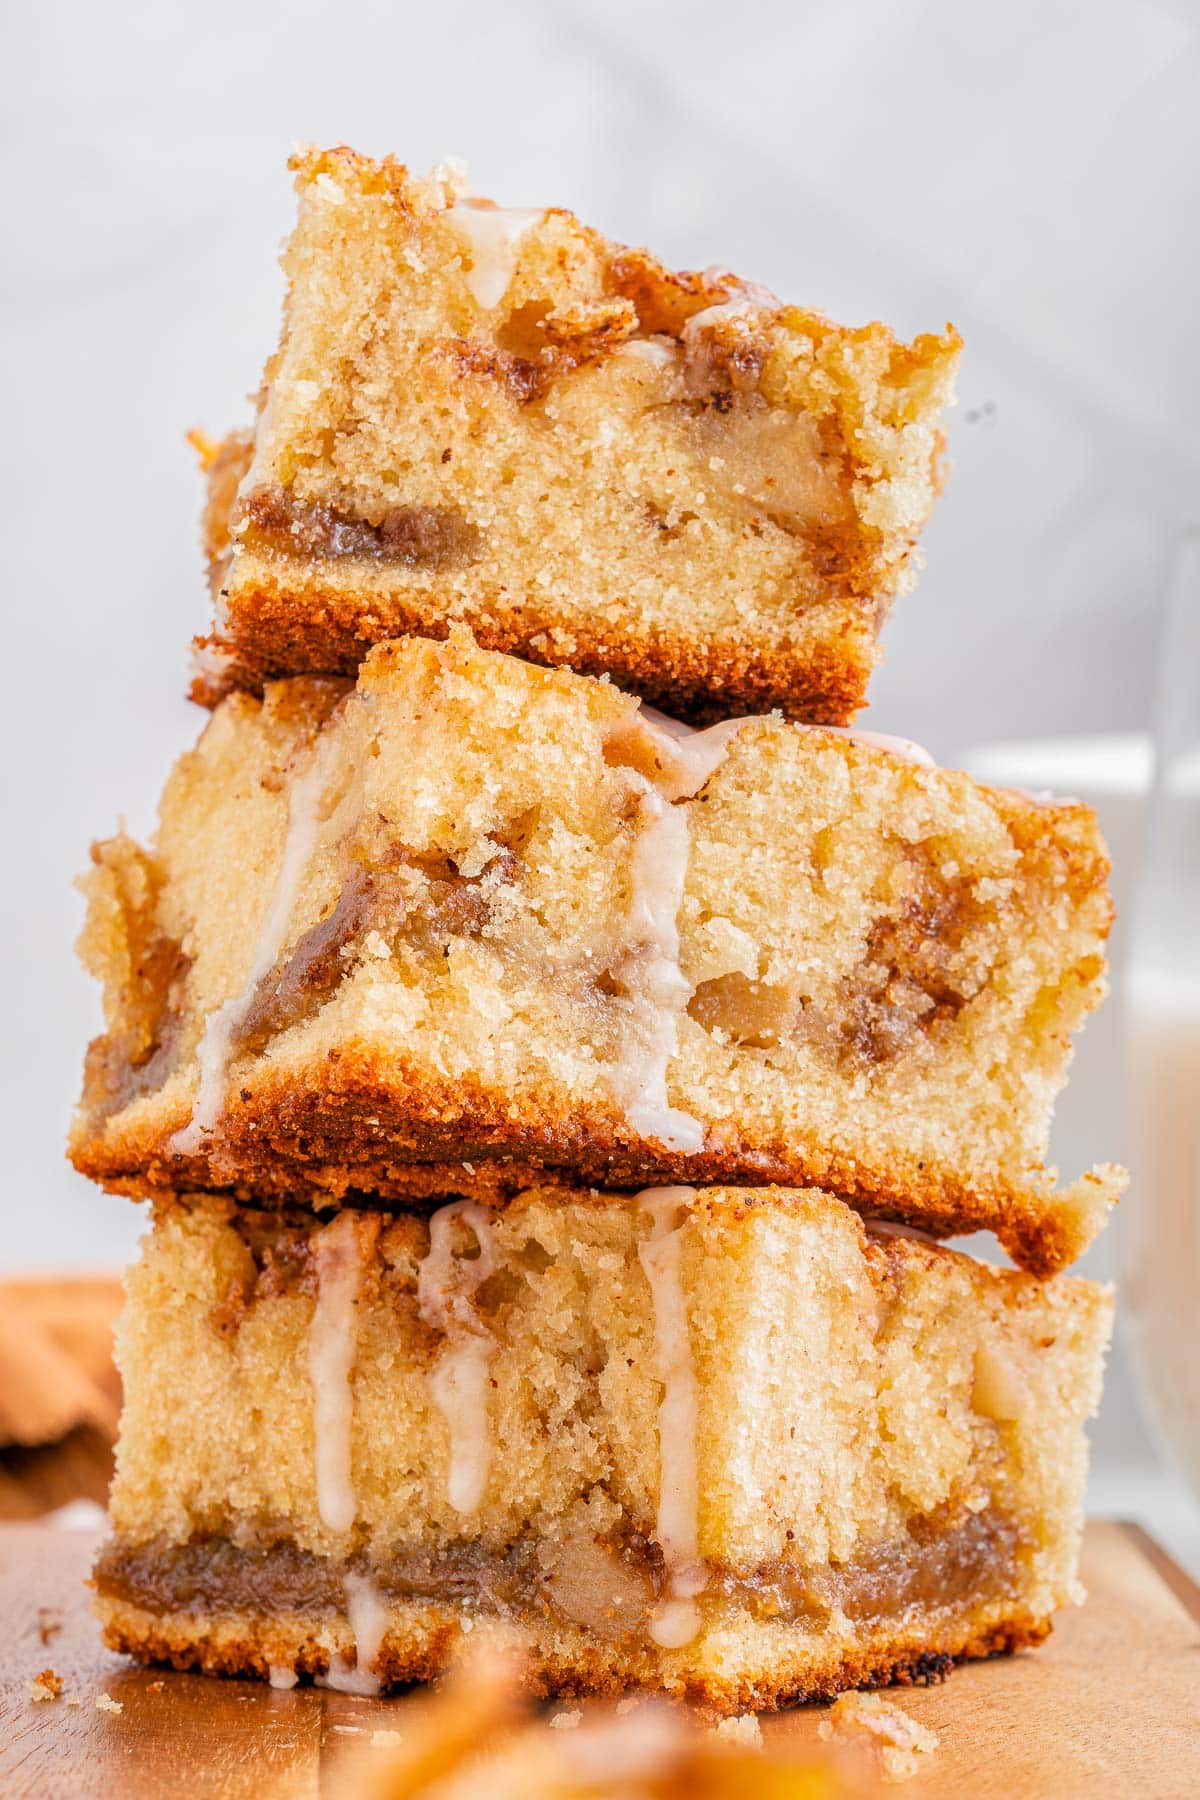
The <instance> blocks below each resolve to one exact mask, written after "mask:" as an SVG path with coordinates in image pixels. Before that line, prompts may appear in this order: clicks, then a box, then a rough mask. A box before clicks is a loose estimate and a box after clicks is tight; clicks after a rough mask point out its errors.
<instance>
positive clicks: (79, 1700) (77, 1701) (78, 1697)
mask: <svg viewBox="0 0 1200 1800" xmlns="http://www.w3.org/2000/svg"><path fill="white" fill-rule="evenodd" d="M67 1705H68V1706H82V1705H83V1695H82V1694H68V1695H67Z"/></svg>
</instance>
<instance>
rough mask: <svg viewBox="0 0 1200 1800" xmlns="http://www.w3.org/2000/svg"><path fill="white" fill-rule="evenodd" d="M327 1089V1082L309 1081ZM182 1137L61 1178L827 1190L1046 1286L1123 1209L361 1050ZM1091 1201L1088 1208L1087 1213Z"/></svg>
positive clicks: (222, 1187)
mask: <svg viewBox="0 0 1200 1800" xmlns="http://www.w3.org/2000/svg"><path fill="white" fill-rule="evenodd" d="M318 1076H319V1080H318V1079H317V1077H318ZM186 1123H187V1114H186V1112H184V1111H182V1110H181V1111H180V1113H179V1114H178V1116H177V1117H175V1118H173V1119H172V1120H171V1121H170V1123H169V1125H167V1126H163V1127H159V1128H157V1129H156V1130H155V1131H154V1132H152V1133H150V1132H147V1131H146V1130H145V1129H144V1128H142V1127H140V1126H139V1125H138V1124H137V1123H136V1122H135V1123H133V1124H130V1122H129V1121H128V1120H127V1119H121V1118H117V1119H115V1120H113V1121H111V1122H108V1123H102V1124H100V1125H99V1127H98V1128H94V1129H88V1128H87V1127H86V1126H85V1125H84V1124H83V1123H82V1122H81V1123H79V1124H77V1126H76V1129H75V1132H74V1134H73V1137H72V1141H71V1146H70V1156H71V1160H72V1161H73V1163H74V1164H75V1167H76V1168H77V1169H79V1170H80V1172H81V1173H83V1174H85V1175H88V1176H91V1177H92V1179H94V1180H96V1181H98V1182H99V1183H100V1184H101V1185H102V1186H104V1187H106V1188H108V1189H110V1190H111V1191H113V1192H116V1193H125V1194H129V1195H132V1196H134V1197H137V1198H146V1197H153V1196H155V1195H159V1194H169V1193H177V1192H186V1191H201V1190H210V1191H223V1192H227V1193H230V1194H232V1195H234V1196H235V1197H236V1198H238V1199H240V1200H244V1201H256V1202H258V1203H259V1204H266V1205H285V1204H288V1203H294V1202H298V1201H306V1202H307V1203H309V1204H311V1205H312V1206H313V1207H316V1208H325V1207H330V1206H333V1205H336V1204H339V1203H342V1202H346V1203H348V1204H355V1203H356V1201H357V1199H358V1196H360V1195H366V1196H370V1200H369V1204H371V1205H384V1206H386V1207H389V1208H393V1209H395V1208H403V1207H406V1206H411V1205H413V1204H414V1203H423V1202H429V1203H432V1202H435V1201H439V1200H443V1199H445V1198H446V1197H447V1196H448V1195H466V1196H470V1197H473V1198H478V1199H481V1200H484V1201H488V1202H490V1203H492V1204H496V1203H500V1202H503V1201H504V1200H507V1199H508V1198H510V1197H511V1196H512V1195H514V1194H516V1193H518V1192H520V1191H521V1190H522V1189H525V1188H530V1187H536V1186H538V1185H544V1184H546V1182H547V1181H548V1180H549V1181H550V1182H551V1183H553V1182H554V1181H555V1179H556V1178H561V1179H563V1180H569V1181H571V1182H572V1183H574V1184H581V1183H587V1184H594V1185H595V1186H597V1187H600V1188H607V1189H622V1188H640V1187H651V1186H655V1185H659V1184H663V1183H669V1182H685V1183H689V1184H692V1185H721V1184H729V1185H732V1186H751V1187H758V1186H764V1185H767V1184H770V1183H777V1184H779V1185H780V1186H784V1187H822V1188H826V1189H828V1190H830V1191H831V1192H833V1193H835V1194H837V1195H838V1196H839V1197H841V1198H843V1199H845V1200H847V1201H848V1202H849V1203H850V1204H851V1205H853V1206H855V1207H856V1208H858V1209H859V1210H860V1211H862V1212H863V1213H865V1214H867V1215H868V1216H875V1217H880V1218H885V1219H894V1220H899V1221H902V1222H905V1223H908V1224H914V1225H917V1226H919V1227H921V1228H922V1229H924V1230H927V1231H929V1232H931V1233H932V1234H933V1235H935V1236H940V1237H951V1236H955V1235H960V1234H963V1233H966V1232H970V1231H977V1230H990V1231H993V1232H995V1234H996V1236H997V1237H998V1238H999V1240H1000V1242H1001V1243H1002V1244H1003V1245H1004V1247H1005V1249H1006V1250H1007V1251H1008V1252H1009V1254H1010V1255H1011V1256H1012V1257H1013V1260H1014V1261H1015V1262H1016V1263H1017V1264H1018V1266H1019V1267H1021V1268H1023V1269H1026V1270H1028V1271H1029V1272H1030V1273H1033V1274H1036V1275H1050V1274H1054V1273H1057V1272H1058V1271H1059V1270H1061V1269H1064V1268H1066V1267H1068V1266H1069V1265H1070V1264H1071V1263H1072V1262H1074V1261H1075V1260H1076V1258H1077V1257H1078V1256H1080V1255H1081V1254H1082V1252H1083V1251H1084V1250H1085V1249H1086V1247H1087V1245H1088V1243H1089V1242H1090V1241H1091V1239H1092V1237H1093V1236H1094V1235H1095V1233H1096V1231H1097V1230H1098V1229H1099V1227H1100V1224H1101V1223H1102V1222H1103V1217H1104V1214H1105V1212H1106V1210H1107V1206H1108V1204H1109V1203H1110V1202H1111V1200H1113V1199H1115V1198H1116V1195H1117V1193H1118V1192H1119V1191H1120V1183H1119V1180H1118V1179H1117V1177H1116V1176H1115V1175H1113V1176H1111V1177H1109V1176H1107V1175H1094V1176H1092V1177H1085V1178H1084V1181H1085V1183H1086V1182H1088V1181H1091V1182H1092V1183H1093V1184H1094V1186H1095V1189H1096V1192H1095V1195H1094V1200H1095V1205H1094V1206H1089V1205H1064V1204H1063V1200H1064V1197H1063V1196H1061V1195H1056V1194H1055V1193H1054V1192H1053V1190H1052V1189H1051V1188H1050V1187H1049V1186H1048V1185H1047V1186H1046V1187H1042V1188H1038V1187H1036V1186H1033V1185H1030V1186H1028V1187H1025V1188H1018V1187H1014V1186H1013V1185H1011V1184H1009V1183H1006V1182H1004V1181H1003V1180H1001V1179H996V1180H994V1181H992V1182H990V1183H987V1182H982V1181H980V1180H979V1179H972V1180H971V1181H970V1182H967V1181H965V1180H964V1178H963V1176H962V1174H961V1173H960V1172H959V1171H957V1170H955V1169H954V1168H953V1167H951V1166H948V1165H945V1164H935V1163H933V1162H930V1161H904V1160H899V1159H896V1158H894V1157H893V1158H889V1160H888V1162H887V1164H886V1166H884V1165H883V1164H878V1165H875V1164H872V1163H870V1162H868V1161H866V1160H864V1159H863V1158H861V1157H852V1156H849V1155H847V1154H845V1153H843V1152H842V1151H840V1150H838V1149H836V1148H835V1147H833V1146H830V1145H829V1144H827V1143H824V1142H822V1141H821V1140H820V1139H819V1138H818V1137H816V1136H815V1135H814V1134H810V1135H809V1136H807V1137H806V1138H804V1137H798V1138H797V1139H796V1141H795V1142H793V1143H792V1144H790V1145H787V1146H784V1145H779V1144H757V1145H756V1144H750V1143H747V1142H746V1141H745V1140H739V1139H738V1137H737V1134H736V1132H735V1130H734V1128H733V1127H732V1125H726V1126H716V1127H714V1128H712V1129H711V1130H710V1131H709V1133H708V1140H707V1143H706V1147H705V1149H704V1150H703V1151H702V1152H701V1153H700V1154H698V1155H690V1156H689V1155H683V1154H680V1153H673V1152H671V1151H668V1150H665V1149H662V1150H660V1151H659V1152H657V1153H656V1154H655V1153H652V1152H653V1146H652V1145H651V1144H650V1143H649V1142H648V1141H647V1140H646V1139H643V1138H639V1137H637V1136H636V1135H635V1134H634V1133H633V1132H632V1131H631V1130H630V1128H629V1126H628V1125H627V1123H626V1122H625V1121H624V1120H623V1118H622V1116H621V1115H620V1114H619V1113H617V1112H616V1111H615V1110H613V1111H611V1112H608V1111H602V1110H601V1109H599V1108H584V1107H581V1106H580V1105H579V1104H578V1103H577V1102H575V1101H571V1102H568V1099H567V1097H566V1096H564V1095H562V1094H558V1093H555V1092H551V1091H547V1092H546V1093H545V1094H544V1095H539V1096H536V1097H534V1098H528V1097H526V1098H523V1099H518V1098H517V1097H515V1096H512V1095H509V1096H504V1095H501V1094H498V1093H496V1092H494V1091H490V1090H486V1089H484V1088H482V1087H480V1086H479V1085H478V1084H476V1083H472V1082H470V1081H468V1080H465V1079H463V1080H456V1081H455V1082H453V1083H450V1082H446V1083H441V1084H437V1083H433V1082H431V1081H429V1080H428V1079H427V1078H425V1077H424V1076H423V1075H422V1074H421V1073H420V1072H419V1071H418V1070H416V1069H415V1068H412V1067H406V1066H405V1065H404V1064H403V1062H402V1061H401V1060H400V1058H398V1057H397V1056H395V1055H389V1056H388V1057H387V1059H386V1066H385V1063H384V1061H383V1060H382V1059H380V1058H379V1057H378V1056H376V1055H374V1054H373V1053H372V1052H371V1050H370V1049H369V1048H368V1047H367V1046H365V1045H363V1044H361V1043H360V1044H357V1045H355V1044H350V1045H348V1046H347V1048H346V1049H345V1050H344V1051H340V1052H338V1053H337V1054H336V1055H335V1056H331V1057H330V1058H329V1060H328V1061H327V1063H326V1064H325V1065H324V1066H323V1067H321V1068H320V1069H319V1070H313V1071H312V1079H309V1080H308V1081H306V1082H301V1081H300V1080H299V1079H298V1078H297V1076H296V1075H295V1073H294V1072H291V1071H288V1072H286V1073H283V1074H279V1073H276V1072H275V1071H273V1070H272V1069H270V1068H269V1067H268V1068H267V1069H265V1070H256V1071H255V1072H254V1074H253V1075H252V1076H250V1077H248V1078H247V1080H246V1082H245V1083H244V1084H243V1085H242V1086H241V1088H240V1090H239V1092H238V1093H237V1095H236V1097H234V1099H233V1101H232V1104H231V1105H230V1106H229V1107H228V1108H227V1111H226V1113H225V1115H224V1117H223V1118H222V1119H221V1121H220V1122H219V1123H218V1125H217V1127H216V1129H215V1132H214V1134H213V1137H212V1139H211V1140H210V1148H209V1150H208V1152H207V1153H206V1154H202V1155H190V1156H180V1155H178V1154H177V1153H175V1152H174V1151H172V1149H171V1148H170V1144H169V1139H170V1136H171V1134H172V1132H174V1131H175V1130H177V1129H179V1128H180V1127H182V1126H183V1125H185V1124H186ZM1085 1198H1092V1197H1091V1196H1085Z"/></svg>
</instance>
